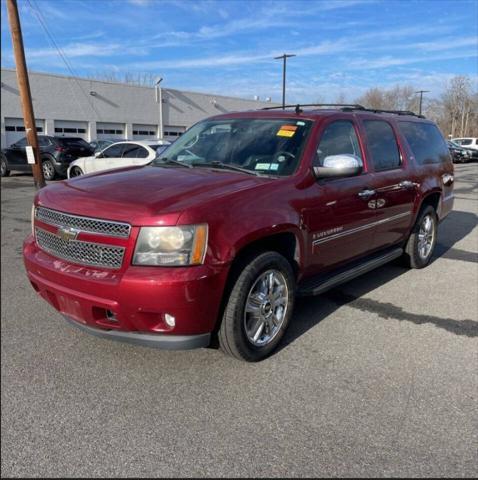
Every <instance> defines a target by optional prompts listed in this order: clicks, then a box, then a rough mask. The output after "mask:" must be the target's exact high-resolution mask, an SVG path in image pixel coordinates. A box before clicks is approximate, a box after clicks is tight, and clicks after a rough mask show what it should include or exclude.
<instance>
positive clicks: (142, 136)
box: [133, 123, 158, 140]
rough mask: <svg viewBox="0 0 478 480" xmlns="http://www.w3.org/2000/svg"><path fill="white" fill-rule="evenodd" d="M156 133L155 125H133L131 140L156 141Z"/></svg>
mask: <svg viewBox="0 0 478 480" xmlns="http://www.w3.org/2000/svg"><path fill="white" fill-rule="evenodd" d="M157 132H158V126H157V125H141V124H139V123H133V140H156V139H157Z"/></svg>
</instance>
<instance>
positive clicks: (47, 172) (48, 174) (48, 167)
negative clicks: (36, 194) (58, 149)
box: [42, 160, 55, 180]
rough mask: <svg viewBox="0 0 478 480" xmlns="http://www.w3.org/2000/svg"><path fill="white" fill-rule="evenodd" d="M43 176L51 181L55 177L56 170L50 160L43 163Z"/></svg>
mask: <svg viewBox="0 0 478 480" xmlns="http://www.w3.org/2000/svg"><path fill="white" fill-rule="evenodd" d="M42 169H43V176H44V177H45V178H46V179H47V180H51V179H52V178H53V177H54V176H55V168H54V167H53V165H52V163H51V162H50V161H49V160H46V161H45V162H43V163H42Z"/></svg>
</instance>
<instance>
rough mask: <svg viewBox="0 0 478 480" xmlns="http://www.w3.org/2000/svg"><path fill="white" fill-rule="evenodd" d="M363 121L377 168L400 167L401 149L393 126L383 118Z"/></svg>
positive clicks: (377, 169)
mask: <svg viewBox="0 0 478 480" xmlns="http://www.w3.org/2000/svg"><path fill="white" fill-rule="evenodd" d="M363 123H364V126H365V132H366V133H367V143H368V148H369V151H370V154H371V156H372V162H373V166H374V168H375V170H376V171H377V172H378V171H382V170H390V169H392V168H398V167H399V166H400V163H401V160H400V151H399V149H398V144H397V140H396V138H395V134H394V132H393V129H392V126H391V125H390V124H389V123H388V122H385V121H383V120H365V121H364V122H363Z"/></svg>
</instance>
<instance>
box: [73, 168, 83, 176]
mask: <svg viewBox="0 0 478 480" xmlns="http://www.w3.org/2000/svg"><path fill="white" fill-rule="evenodd" d="M80 175H83V171H82V170H81V168H80V167H77V166H74V167H73V168H72V169H71V170H70V178H72V177H79V176H80Z"/></svg>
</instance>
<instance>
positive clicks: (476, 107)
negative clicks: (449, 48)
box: [439, 75, 478, 137]
mask: <svg viewBox="0 0 478 480" xmlns="http://www.w3.org/2000/svg"><path fill="white" fill-rule="evenodd" d="M477 98H478V92H473V91H472V86H471V81H470V79H469V78H468V77H465V76H462V75H459V76H457V77H454V78H452V79H451V80H450V82H449V83H448V86H447V89H446V90H445V92H444V93H443V95H442V97H441V102H442V109H443V111H442V116H441V118H440V119H439V123H440V124H441V127H442V129H443V130H444V131H446V132H448V133H449V134H450V135H451V136H452V137H464V136H471V135H473V136H476V135H477V134H478V125H477V123H478V101H477Z"/></svg>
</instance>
